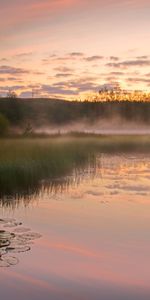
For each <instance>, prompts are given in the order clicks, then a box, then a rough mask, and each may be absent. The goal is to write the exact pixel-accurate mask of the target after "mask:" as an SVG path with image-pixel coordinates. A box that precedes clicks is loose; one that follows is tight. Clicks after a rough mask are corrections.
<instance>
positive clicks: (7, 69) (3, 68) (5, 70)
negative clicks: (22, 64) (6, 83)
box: [0, 66, 30, 75]
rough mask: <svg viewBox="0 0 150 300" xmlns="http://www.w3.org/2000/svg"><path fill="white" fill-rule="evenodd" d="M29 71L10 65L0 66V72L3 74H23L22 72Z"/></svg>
mask: <svg viewBox="0 0 150 300" xmlns="http://www.w3.org/2000/svg"><path fill="white" fill-rule="evenodd" d="M29 73H30V71H28V70H25V69H23V68H14V67H11V66H0V74H3V75H9V74H12V75H24V74H29Z"/></svg>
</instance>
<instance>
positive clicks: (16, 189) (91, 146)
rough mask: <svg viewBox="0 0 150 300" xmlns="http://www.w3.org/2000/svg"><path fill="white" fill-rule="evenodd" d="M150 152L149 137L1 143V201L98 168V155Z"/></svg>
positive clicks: (17, 140)
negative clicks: (96, 159) (65, 177)
mask: <svg viewBox="0 0 150 300" xmlns="http://www.w3.org/2000/svg"><path fill="white" fill-rule="evenodd" d="M149 150H150V137H148V136H145V137H144V136H143V137H137V136H136V137H133V136H132V137H128V136H124V137H119V136H118V137H117V136H116V137H113V136H110V137H100V136H99V137H90V136H89V137H84V139H83V137H80V138H79V137H78V138H75V137H74V138H73V137H70V138H69V137H68V138H67V137H66V138H47V139H5V140H4V139H3V140H2V139H1V140H0V198H1V199H3V198H10V197H18V198H19V197H21V196H28V195H30V194H33V193H37V192H38V191H39V189H40V188H41V186H43V187H44V186H48V185H49V184H50V185H53V184H54V185H57V184H59V181H57V180H56V179H60V178H61V177H64V176H66V175H70V174H71V173H72V171H73V170H80V173H81V170H82V171H83V169H84V167H85V166H86V165H89V164H92V167H93V166H94V165H95V158H96V155H97V153H103V152H107V153H109V152H110V153H113V152H116V153H120V152H123V153H124V152H131V151H133V152H135V151H144V152H145V151H148V152H149Z"/></svg>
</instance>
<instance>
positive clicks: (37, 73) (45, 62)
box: [0, 0, 150, 98]
mask: <svg viewBox="0 0 150 300" xmlns="http://www.w3.org/2000/svg"><path fill="white" fill-rule="evenodd" d="M89 2H90V1H88V0H82V1H79V0H76V1H75V0H43V1H39V0H30V1H29V0H22V1H20V0H14V1H11V0H5V2H4V1H3V0H0V9H1V10H0V11H1V13H0V14H1V16H0V40H1V50H0V94H1V95H5V94H6V93H7V91H8V90H9V89H12V90H15V91H16V92H17V93H18V95H21V96H30V95H31V91H32V89H34V90H35V91H37V94H38V95H41V96H49V97H51V96H59V97H63V98H65V97H69V98H77V97H78V96H80V95H82V94H86V93H90V92H96V91H98V90H99V89H100V88H101V86H103V85H104V84H108V85H109V84H111V85H112V84H114V83H116V82H117V83H119V84H120V85H121V86H122V87H123V88H126V89H143V90H148V91H150V56H149V54H150V33H149V28H150V18H149V15H150V2H149V0H143V1H141V0H136V1H135V0H122V1H119V0H105V1H104V0H93V1H91V3H89Z"/></svg>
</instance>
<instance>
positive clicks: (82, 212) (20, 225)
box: [0, 151, 150, 300]
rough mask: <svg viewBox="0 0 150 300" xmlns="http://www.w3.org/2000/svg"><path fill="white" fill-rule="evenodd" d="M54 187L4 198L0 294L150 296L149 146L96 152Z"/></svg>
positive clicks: (108, 298)
mask: <svg viewBox="0 0 150 300" xmlns="http://www.w3.org/2000/svg"><path fill="white" fill-rule="evenodd" d="M53 187H54V188H50V189H49V188H48V184H47V188H45V187H44V188H43V187H42V186H41V190H40V192H39V193H38V194H34V195H30V196H29V197H28V196H26V197H25V198H23V199H19V200H17V199H16V201H13V202H12V203H13V205H10V202H9V205H8V204H7V201H5V200H4V199H3V201H2V202H1V208H0V219H1V220H0V230H1V231H0V258H1V259H0V291H1V292H0V294H1V299H7V300H10V299H11V300H18V299H22V300H27V299H32V300H41V299H43V300H50V299H52V300H87V299H93V300H100V299H101V300H120V299H121V300H127V299H129V300H134V299H136V300H148V299H150V238H149V233H150V155H149V154H148V152H147V153H136V152H134V153H133V152H132V153H130V152H129V151H128V153H113V154H110V153H109V154H97V158H96V164H95V165H94V166H93V167H92V166H90V167H89V166H87V168H85V169H84V170H80V171H79V172H73V173H72V175H69V176H68V177H67V176H66V177H65V178H63V179H62V178H61V179H60V180H58V182H57V180H56V182H55V183H53ZM14 200H15V199H14Z"/></svg>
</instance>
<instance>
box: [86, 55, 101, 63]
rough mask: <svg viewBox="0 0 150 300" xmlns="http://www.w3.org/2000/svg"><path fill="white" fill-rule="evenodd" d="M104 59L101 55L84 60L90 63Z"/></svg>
mask: <svg viewBox="0 0 150 300" xmlns="http://www.w3.org/2000/svg"><path fill="white" fill-rule="evenodd" d="M102 59H104V56H100V55H93V56H89V57H85V58H84V60H86V61H89V62H93V61H98V60H102Z"/></svg>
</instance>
